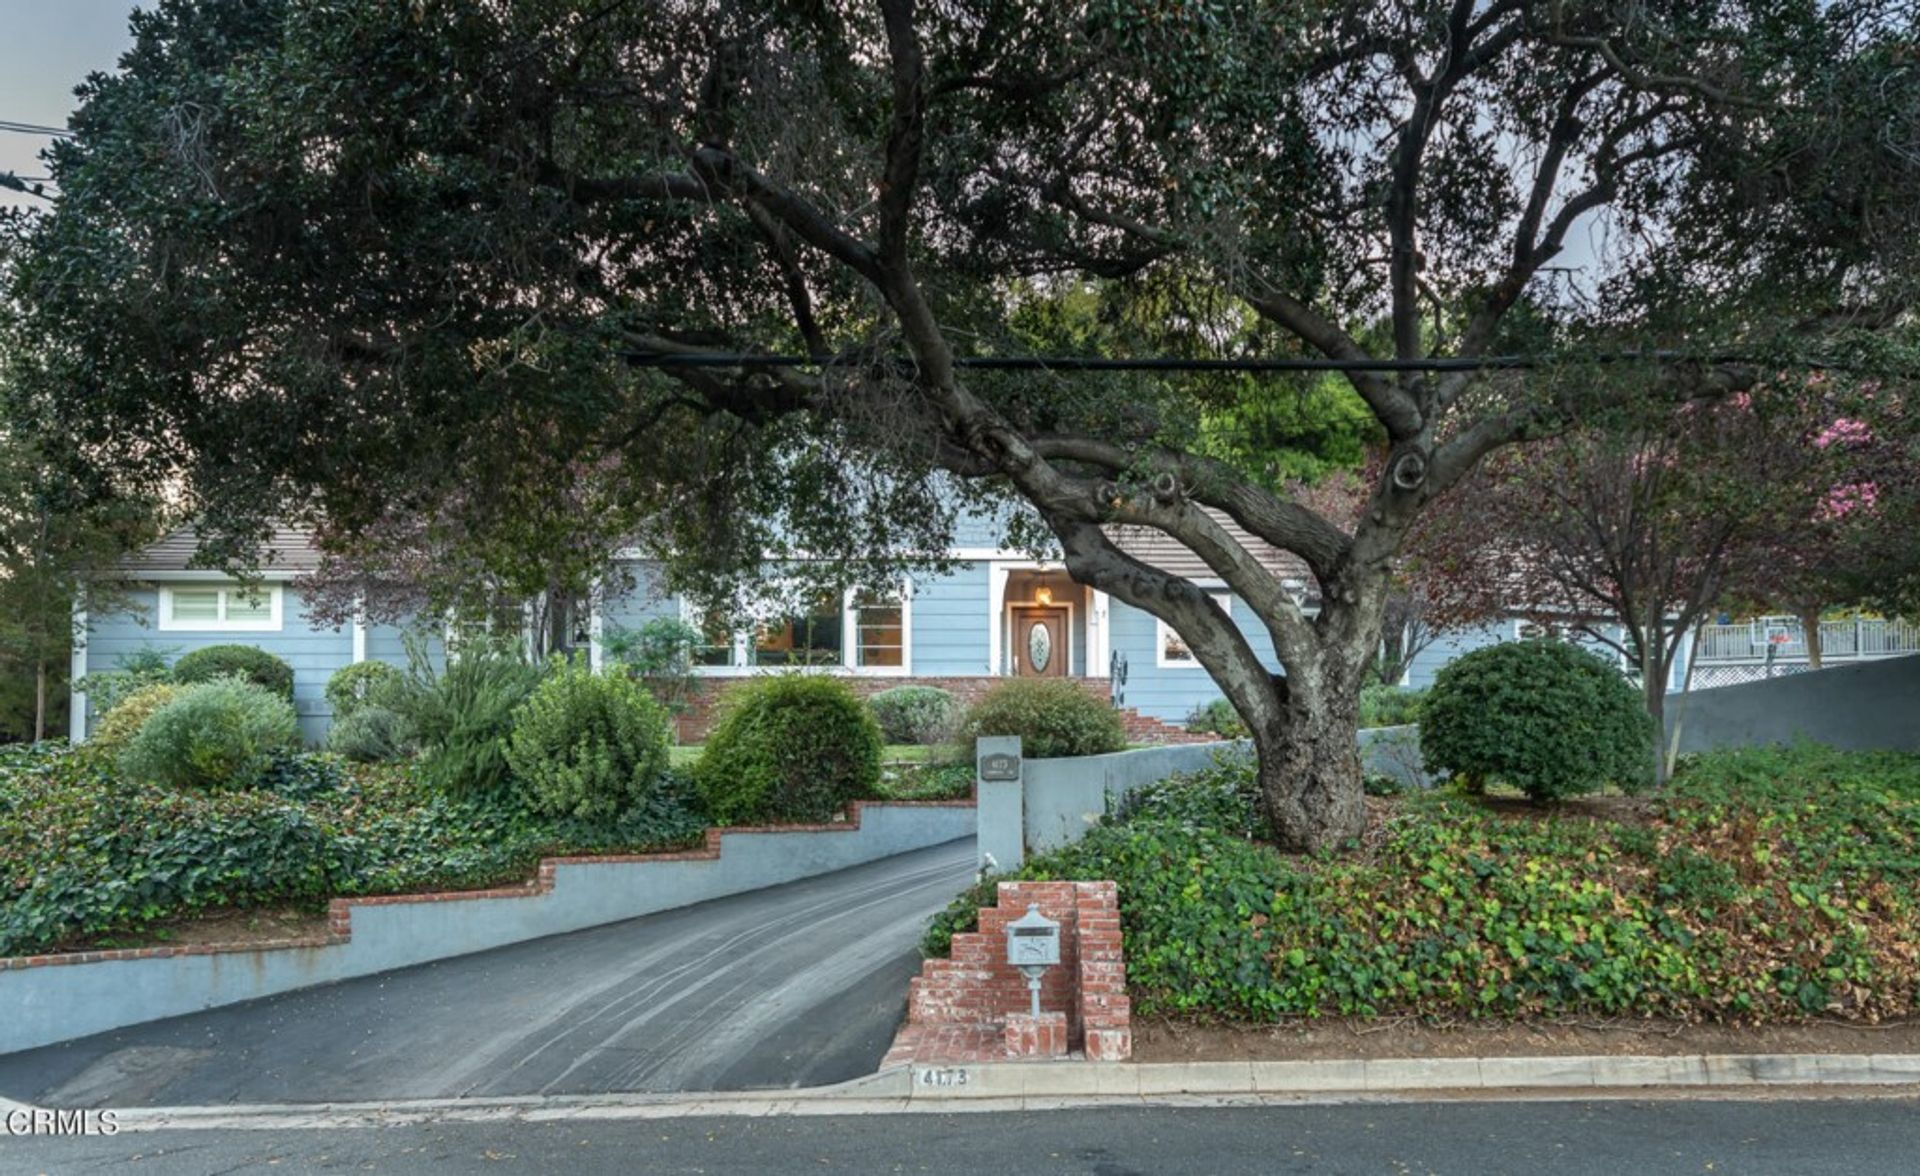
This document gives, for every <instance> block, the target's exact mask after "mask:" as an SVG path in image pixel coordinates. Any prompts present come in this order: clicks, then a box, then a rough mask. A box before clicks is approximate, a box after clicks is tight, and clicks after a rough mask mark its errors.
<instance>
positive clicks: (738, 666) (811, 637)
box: [681, 591, 913, 675]
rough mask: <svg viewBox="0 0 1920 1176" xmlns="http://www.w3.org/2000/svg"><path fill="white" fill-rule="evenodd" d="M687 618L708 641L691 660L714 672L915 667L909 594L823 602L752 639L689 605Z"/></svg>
mask: <svg viewBox="0 0 1920 1176" xmlns="http://www.w3.org/2000/svg"><path fill="white" fill-rule="evenodd" d="M681 615H682V616H683V617H685V618H686V620H687V623H688V624H690V625H693V626H694V627H696V628H698V629H699V630H700V631H701V633H702V634H703V643H702V644H701V645H700V646H699V647H697V648H696V649H695V650H694V653H693V660H694V664H695V665H696V666H698V667H700V668H701V669H703V670H704V671H706V672H708V673H713V674H737V673H743V672H746V671H748V670H752V669H755V668H760V667H780V668H789V667H791V668H796V669H798V668H807V667H814V668H824V669H838V670H845V671H849V672H853V673H871V674H883V675H884V674H900V675H904V674H906V673H908V672H909V671H910V669H911V666H912V661H913V651H912V636H911V634H912V621H911V617H912V605H911V602H910V599H909V597H908V595H907V593H905V592H904V591H903V592H901V593H900V594H898V595H889V594H882V593H873V592H858V593H848V594H847V595H846V596H844V597H833V596H825V597H821V598H820V599H818V600H816V601H814V602H813V603H812V604H811V605H810V606H807V607H806V608H804V609H802V610H798V611H795V612H791V613H786V614H782V615H776V616H774V617H773V618H772V619H771V620H768V621H766V622H765V623H763V624H761V625H760V626H759V627H758V628H755V629H753V630H751V631H750V632H736V631H734V630H733V629H732V627H731V621H730V620H729V617H728V614H727V613H726V612H724V611H720V610H715V611H713V612H709V613H706V614H704V615H701V614H698V613H696V612H695V611H694V610H693V606H692V605H691V604H690V603H686V602H683V604H682V613H681ZM763 615H764V614H763Z"/></svg>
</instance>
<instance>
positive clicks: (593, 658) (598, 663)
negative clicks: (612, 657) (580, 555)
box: [587, 580, 607, 674]
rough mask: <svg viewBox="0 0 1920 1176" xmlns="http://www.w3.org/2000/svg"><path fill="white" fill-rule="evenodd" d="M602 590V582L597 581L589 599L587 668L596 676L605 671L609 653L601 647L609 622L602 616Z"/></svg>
mask: <svg viewBox="0 0 1920 1176" xmlns="http://www.w3.org/2000/svg"><path fill="white" fill-rule="evenodd" d="M602 588H603V586H602V584H601V583H600V581H599V580H595V581H594V582H593V590H592V592H591V593H590V594H589V595H588V597H587V668H588V669H589V670H592V671H593V672H594V673H596V674H597V673H599V672H600V671H601V670H603V669H605V668H606V664H607V651H606V650H605V649H603V648H601V646H600V641H601V638H603V637H605V636H606V628H607V620H606V618H605V617H604V616H602V615H601V614H600V593H601V591H602Z"/></svg>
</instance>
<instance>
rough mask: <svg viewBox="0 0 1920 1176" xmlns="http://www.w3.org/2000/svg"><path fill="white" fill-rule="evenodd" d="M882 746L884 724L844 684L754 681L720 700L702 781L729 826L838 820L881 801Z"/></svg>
mask: <svg viewBox="0 0 1920 1176" xmlns="http://www.w3.org/2000/svg"><path fill="white" fill-rule="evenodd" d="M881 747H882V740H881V736H880V725H879V724H878V723H876V722H874V720H873V716H872V715H871V714H870V713H868V711H867V708H866V707H865V706H863V705H862V704H861V702H860V699H859V698H857V697H856V696H855V695H854V693H853V691H852V690H851V689H849V688H848V686H847V684H846V683H845V682H842V681H839V680H838V679H836V678H828V677H822V676H818V675H808V674H781V675H775V676H770V677H764V678H754V679H752V680H750V681H747V682H743V683H741V684H740V685H738V686H735V687H733V688H732V689H731V690H728V691H727V692H726V694H724V695H722V696H721V699H720V709H719V714H718V718H717V719H716V720H715V722H714V724H713V728H712V730H710V731H709V732H708V733H707V748H706V752H705V753H704V754H703V755H702V756H701V757H700V764H699V766H698V768H696V769H695V773H694V780H695V782H696V783H697V784H698V785H699V788H700V794H701V796H702V797H704V798H705V800H706V803H707V809H708V811H709V812H710V813H712V815H713V819H714V820H715V821H716V822H718V823H720V824H723V825H737V824H750V823H754V822H759V821H829V820H832V819H834V818H835V817H837V816H839V815H840V813H841V812H842V811H843V810H844V809H845V808H846V806H847V804H848V802H850V801H853V800H858V799H860V798H861V797H865V796H871V795H873V793H874V790H875V787H876V786H877V784H878V783H879V779H880V751H881Z"/></svg>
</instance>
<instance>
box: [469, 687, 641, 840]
mask: <svg viewBox="0 0 1920 1176" xmlns="http://www.w3.org/2000/svg"><path fill="white" fill-rule="evenodd" d="M507 765H508V766H509V767H510V768H511V769H512V771H513V777H514V785H515V787H516V788H518V789H519V790H520V793H521V795H522V796H523V797H524V798H525V800H526V801H527V803H528V804H529V805H530V806H531V807H532V808H533V809H535V810H536V811H538V812H542V813H546V814H549V815H551V816H556V817H581V818H585V819H588V820H593V819H604V818H609V817H613V816H617V815H618V814H620V813H622V812H625V811H626V810H627V809H630V808H632V807H634V806H635V805H638V804H640V803H642V802H643V801H645V800H646V798H647V794H648V793H649V792H651V791H652V790H653V787H654V785H655V783H657V782H658V781H659V779H660V776H661V775H662V774H663V773H664V772H665V771H666V769H667V712H666V710H665V708H663V707H662V706H660V704H659V703H657V702H655V701H654V700H653V699H652V698H651V697H650V696H649V695H648V694H647V692H646V691H645V690H643V689H641V688H640V686H639V685H638V684H637V683H635V682H634V681H633V680H632V679H631V678H628V677H627V676H626V675H624V674H596V673H594V672H593V671H592V670H591V669H590V668H588V666H587V665H586V663H585V662H584V661H582V660H580V659H577V658H576V659H574V660H573V661H570V662H561V663H558V664H556V665H555V666H554V667H553V668H552V669H550V670H548V672H547V676H546V678H545V679H543V680H542V681H541V683H540V685H539V686H538V687H536V688H535V689H534V691H533V693H532V694H530V695H528V696H527V700H526V701H525V702H523V703H521V704H520V708H519V709H518V710H517V711H515V712H514V716H513V735H512V737H511V738H510V739H509V740H508V743H507Z"/></svg>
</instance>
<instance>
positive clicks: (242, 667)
mask: <svg viewBox="0 0 1920 1176" xmlns="http://www.w3.org/2000/svg"><path fill="white" fill-rule="evenodd" d="M233 677H240V678H245V679H246V680H247V681H249V682H252V683H253V684H254V685H256V686H259V687H260V688H262V689H264V690H270V691H272V692H273V693H275V694H278V695H279V696H280V697H282V698H284V699H286V700H287V701H288V702H292V701H293V667H292V666H290V665H288V664H287V663H286V662H283V661H281V660H280V659H279V658H277V657H275V656H273V655H272V654H271V653H268V652H267V651H266V650H264V649H255V648H254V647H253V646H251V645H208V646H204V647H202V648H200V649H196V650H194V651H192V652H191V653H187V654H184V655H182V656H181V658H180V660H179V661H177V662H174V663H173V680H174V681H176V682H189V683H191V682H211V681H213V680H214V679H215V678H233Z"/></svg>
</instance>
